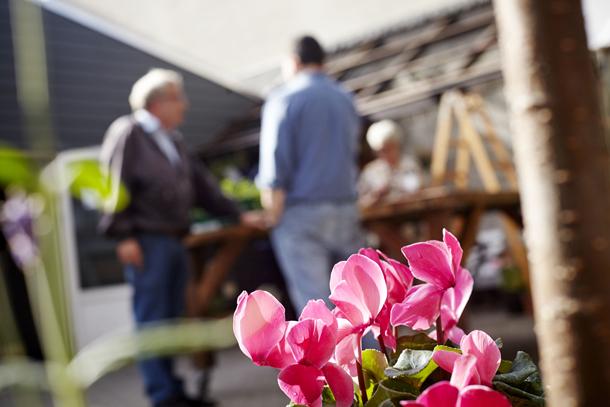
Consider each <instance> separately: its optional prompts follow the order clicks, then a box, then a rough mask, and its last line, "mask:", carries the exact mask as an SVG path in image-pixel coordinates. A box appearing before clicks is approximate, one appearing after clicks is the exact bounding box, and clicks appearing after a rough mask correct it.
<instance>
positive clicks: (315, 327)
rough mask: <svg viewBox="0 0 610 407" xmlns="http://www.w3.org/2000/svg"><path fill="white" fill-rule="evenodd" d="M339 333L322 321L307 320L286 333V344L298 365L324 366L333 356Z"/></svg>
mask: <svg viewBox="0 0 610 407" xmlns="http://www.w3.org/2000/svg"><path fill="white" fill-rule="evenodd" d="M336 337H337V331H336V329H335V330H333V329H332V328H330V327H329V326H327V325H325V324H324V322H323V321H322V320H321V319H305V320H304V321H300V322H297V323H296V324H294V326H292V327H291V328H290V329H289V330H288V331H287V332H286V342H287V343H288V345H289V346H290V350H291V351H292V355H293V356H294V359H295V360H296V361H297V363H304V364H307V365H312V366H315V367H317V368H321V367H322V366H324V365H325V364H326V363H327V362H328V360H329V359H330V358H331V356H332V355H333V352H334V350H335V344H336Z"/></svg>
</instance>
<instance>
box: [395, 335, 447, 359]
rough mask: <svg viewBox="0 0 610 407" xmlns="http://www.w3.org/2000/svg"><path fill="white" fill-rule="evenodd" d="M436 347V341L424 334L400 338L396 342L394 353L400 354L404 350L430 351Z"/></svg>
mask: <svg viewBox="0 0 610 407" xmlns="http://www.w3.org/2000/svg"><path fill="white" fill-rule="evenodd" d="M436 345H437V343H436V341H435V340H434V339H432V338H430V337H429V336H428V335H426V334H425V333H421V332H420V333H417V334H415V335H409V336H401V337H400V338H398V340H397V344H396V353H398V354H400V353H402V351H403V350H405V349H418V350H432V349H434V347H435V346H436Z"/></svg>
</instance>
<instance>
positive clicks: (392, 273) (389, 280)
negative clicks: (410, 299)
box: [358, 248, 413, 305]
mask: <svg viewBox="0 0 610 407" xmlns="http://www.w3.org/2000/svg"><path fill="white" fill-rule="evenodd" d="M358 253H359V254H361V255H363V256H366V257H368V258H369V259H371V260H373V261H374V262H375V263H377V264H378V265H379V267H381V270H382V271H383V276H384V278H385V282H386V285H387V287H388V297H387V302H389V303H390V304H391V305H393V304H396V303H399V302H402V301H403V300H404V299H405V296H406V295H407V291H408V290H409V288H411V284H412V283H413V275H412V274H411V271H409V268H408V267H407V266H405V265H404V264H402V263H400V262H398V261H396V260H394V259H391V258H389V257H388V256H386V255H385V254H384V253H383V252H381V251H379V250H374V249H370V248H367V249H360V251H359V252H358ZM382 259H383V260H382Z"/></svg>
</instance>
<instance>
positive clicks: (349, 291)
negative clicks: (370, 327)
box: [328, 280, 372, 326]
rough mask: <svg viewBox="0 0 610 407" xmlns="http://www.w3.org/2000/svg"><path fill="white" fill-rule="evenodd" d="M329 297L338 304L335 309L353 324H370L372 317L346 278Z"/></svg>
mask: <svg viewBox="0 0 610 407" xmlns="http://www.w3.org/2000/svg"><path fill="white" fill-rule="evenodd" d="M328 298H329V299H330V300H331V301H332V303H333V304H335V305H336V307H337V308H335V309H338V310H339V312H340V313H341V315H342V316H343V317H344V318H345V319H347V320H348V321H349V322H350V323H351V324H352V325H353V326H360V325H365V324H368V323H369V322H370V320H371V319H372V316H371V314H370V312H369V310H368V309H367V308H366V306H365V305H364V304H363V299H362V298H361V296H360V295H359V293H356V292H355V291H354V287H352V286H351V285H350V284H349V283H348V282H347V281H345V280H343V281H341V282H339V284H337V285H336V286H335V288H334V290H333V291H332V292H331V294H330V297H328Z"/></svg>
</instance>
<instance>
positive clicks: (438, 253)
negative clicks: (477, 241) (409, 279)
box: [402, 240, 455, 288]
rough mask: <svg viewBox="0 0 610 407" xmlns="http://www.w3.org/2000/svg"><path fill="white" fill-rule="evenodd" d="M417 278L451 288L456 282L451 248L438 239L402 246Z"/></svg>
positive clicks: (437, 285)
mask: <svg viewBox="0 0 610 407" xmlns="http://www.w3.org/2000/svg"><path fill="white" fill-rule="evenodd" d="M402 253H403V254H404V256H405V257H406V258H407V260H408V262H409V268H410V269H411V273H412V274H413V276H414V277H415V278H418V279H420V280H422V281H425V282H426V283H430V284H433V285H435V286H436V287H439V288H449V287H452V286H453V285H454V283H455V276H454V274H453V265H452V260H451V253H450V252H449V249H448V248H447V247H446V246H445V245H444V244H443V243H442V242H438V241H433V240H432V241H428V242H422V243H415V244H412V245H409V246H405V247H403V248H402Z"/></svg>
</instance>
